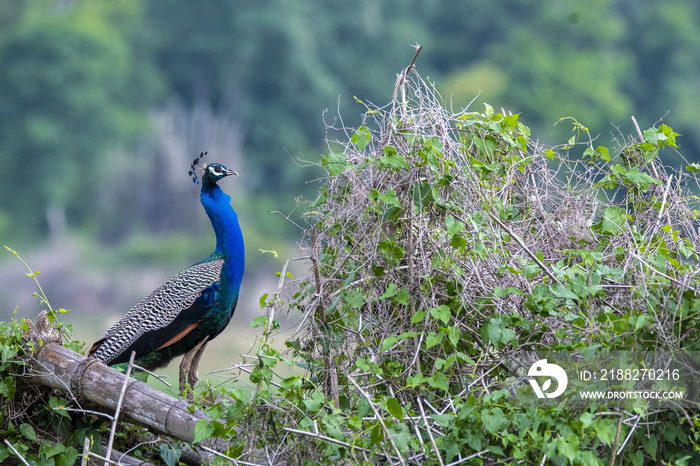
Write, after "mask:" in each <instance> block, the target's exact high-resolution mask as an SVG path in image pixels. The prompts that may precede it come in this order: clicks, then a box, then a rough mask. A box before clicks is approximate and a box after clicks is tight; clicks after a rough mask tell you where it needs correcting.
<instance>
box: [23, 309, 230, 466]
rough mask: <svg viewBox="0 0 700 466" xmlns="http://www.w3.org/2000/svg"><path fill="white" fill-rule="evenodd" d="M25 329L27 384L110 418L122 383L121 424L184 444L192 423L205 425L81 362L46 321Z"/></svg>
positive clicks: (143, 388)
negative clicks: (60, 393)
mask: <svg viewBox="0 0 700 466" xmlns="http://www.w3.org/2000/svg"><path fill="white" fill-rule="evenodd" d="M42 314H43V313H42ZM28 323H29V330H28V332H27V334H26V335H25V339H26V340H27V341H33V342H34V349H35V350H34V352H33V353H32V351H31V350H28V351H27V353H28V355H30V358H28V360H27V362H28V363H29V366H30V370H29V371H28V373H27V374H25V375H27V376H28V379H29V380H31V383H33V384H40V385H43V386H46V387H50V388H54V389H57V390H60V391H63V392H66V393H68V394H69V395H70V397H71V399H72V400H74V401H75V402H76V403H77V404H78V406H82V405H89V406H90V409H91V410H99V411H101V412H104V413H105V414H106V415H108V416H110V417H111V416H113V415H114V414H115V411H116V409H117V406H118V402H119V397H120V393H121V392H122V388H123V386H124V384H125V383H126V384H127V385H126V388H125V392H124V397H123V399H122V402H121V407H120V411H119V419H120V420H121V421H123V422H128V423H131V424H136V425H139V426H142V427H146V428H147V429H149V430H150V431H151V432H152V433H154V434H162V435H167V436H168V437H171V438H173V439H177V440H181V441H183V442H186V443H188V444H191V443H192V442H193V441H194V428H195V426H196V425H197V422H199V421H200V420H202V419H207V420H208V419H209V418H208V417H207V415H206V414H205V413H204V412H203V411H202V410H199V409H196V408H192V407H191V406H190V405H189V403H188V402H187V401H185V400H182V399H177V398H174V397H172V396H170V395H167V394H165V393H163V392H161V391H159V390H157V389H155V388H153V387H151V386H149V385H148V384H146V383H144V382H141V381H138V380H135V379H132V378H128V379H127V378H126V377H125V375H124V374H122V373H120V372H117V371H115V370H114V369H111V368H109V367H107V366H106V365H105V364H104V363H103V362H101V361H100V360H98V359H94V358H86V357H85V356H82V355H80V354H78V353H75V352H74V351H71V350H69V349H68V348H65V347H64V346H63V345H62V344H61V343H60V337H58V338H57V335H56V333H55V331H54V330H53V329H51V328H50V327H49V326H48V321H47V320H46V317H45V315H40V316H39V318H38V319H37V324H36V326H33V325H32V323H31V321H29V322H28ZM203 444H204V445H205V446H207V447H208V448H210V449H213V450H216V451H225V450H226V448H227V445H226V442H225V441H224V440H222V439H212V440H207V441H205V442H203ZM203 456H209V454H204V455H203Z"/></svg>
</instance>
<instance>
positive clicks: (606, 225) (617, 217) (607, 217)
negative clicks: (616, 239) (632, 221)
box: [601, 207, 627, 235]
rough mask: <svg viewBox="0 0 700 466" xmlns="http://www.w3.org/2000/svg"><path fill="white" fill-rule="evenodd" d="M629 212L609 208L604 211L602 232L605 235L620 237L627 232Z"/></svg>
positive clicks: (618, 208) (620, 208)
mask: <svg viewBox="0 0 700 466" xmlns="http://www.w3.org/2000/svg"><path fill="white" fill-rule="evenodd" d="M625 225H627V211H626V210H625V209H623V208H622V207H608V208H606V209H605V210H604V211H603V222H602V225H601V227H602V228H601V230H602V232H603V233H610V234H611V235H619V234H620V233H622V232H624V231H625Z"/></svg>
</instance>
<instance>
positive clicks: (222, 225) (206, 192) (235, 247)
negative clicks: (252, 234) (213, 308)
mask: <svg viewBox="0 0 700 466" xmlns="http://www.w3.org/2000/svg"><path fill="white" fill-rule="evenodd" d="M200 199H201V201H202V205H203V206H204V210H205V211H206V212H207V215H208V216H209V219H210V220H211V225H212V227H213V228H214V233H215V234H216V249H215V250H214V254H216V255H219V254H221V255H223V257H224V266H223V268H222V269H221V293H222V296H227V297H229V298H230V299H231V300H232V299H234V298H236V297H238V290H239V289H240V287H241V279H242V278H243V269H244V268H245V250H244V247H243V235H242V234H241V227H240V225H238V215H236V212H235V211H234V210H233V207H231V198H230V197H229V196H228V195H227V194H226V193H225V192H223V191H222V190H221V188H219V186H218V185H216V184H215V185H213V186H202V192H201V195H200ZM227 292H228V293H227Z"/></svg>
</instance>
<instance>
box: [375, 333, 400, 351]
mask: <svg viewBox="0 0 700 466" xmlns="http://www.w3.org/2000/svg"><path fill="white" fill-rule="evenodd" d="M398 340H399V338H398V337H397V336H396V335H390V336H388V337H386V338H385V339H384V340H382V344H381V346H380V347H379V351H386V350H388V349H389V348H391V347H392V346H394V345H395V344H396V342H397V341H398Z"/></svg>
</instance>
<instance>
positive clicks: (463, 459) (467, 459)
mask: <svg viewBox="0 0 700 466" xmlns="http://www.w3.org/2000/svg"><path fill="white" fill-rule="evenodd" d="M488 452H489V451H488V450H481V451H478V452H476V453H474V454H471V455H469V456H467V457H465V458H462V459H460V460H457V461H453V462H452V463H447V464H446V465H445V466H455V465H457V464H460V463H464V462H465V461H469V460H470V459H472V458H476V457H481V455H483V454H484V453H488Z"/></svg>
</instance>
